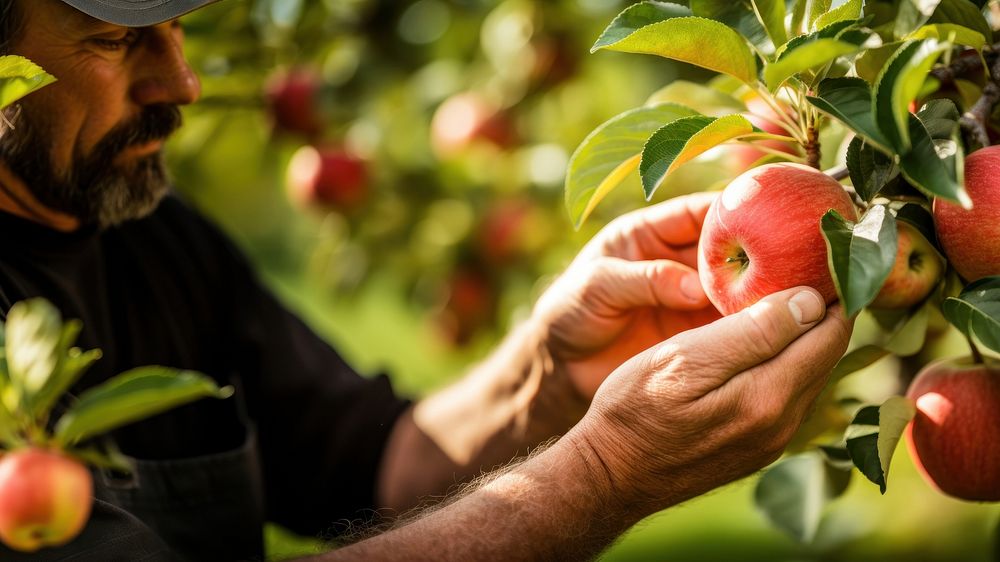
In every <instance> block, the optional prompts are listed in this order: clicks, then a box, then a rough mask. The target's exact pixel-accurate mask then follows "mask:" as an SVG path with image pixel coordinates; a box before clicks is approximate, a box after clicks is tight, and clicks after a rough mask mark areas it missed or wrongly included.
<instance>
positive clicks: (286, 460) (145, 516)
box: [0, 197, 407, 560]
mask: <svg viewBox="0 0 1000 562" xmlns="http://www.w3.org/2000/svg"><path fill="white" fill-rule="evenodd" d="M0 240H2V241H3V242H2V243H0V310H2V312H3V314H4V316H5V315H6V311H7V310H9V308H10V306H11V305H12V304H13V303H14V302H17V301H19V300H23V299H26V298H30V297H35V296H44V297H46V298H47V299H49V300H50V301H52V302H53V303H54V304H55V305H56V306H57V307H58V308H59V309H60V310H61V311H62V314H63V317H64V318H79V319H80V320H82V321H83V331H82V333H81V334H80V338H79V341H78V344H77V345H78V346H79V347H81V348H83V349H91V348H94V347H99V348H101V349H102V350H103V357H102V358H101V359H100V360H99V361H98V362H97V363H96V364H95V365H94V366H93V367H92V368H91V369H90V370H89V371H88V372H87V373H86V374H85V375H84V376H83V377H82V378H81V380H80V381H79V383H78V384H77V385H76V386H75V387H74V389H73V392H74V393H79V392H80V391H82V390H83V389H86V388H87V387H90V386H93V385H95V384H98V383H100V382H102V381H104V380H107V379H108V378H109V377H111V376H113V375H115V374H118V373H121V372H123V371H125V370H128V369H130V368H133V367H137V366H141V365H154V364H155V365H166V366H171V367H178V368H184V369H194V370H197V371H201V372H202V373H205V374H206V375H209V376H211V377H212V378H214V379H215V380H216V381H217V382H218V383H219V384H220V385H222V384H232V385H234V386H235V387H236V388H237V395H236V396H235V397H233V398H230V399H226V400H215V399H206V400H201V401H198V402H195V403H192V404H189V405H187V406H183V407H180V408H177V409H174V410H171V411H169V412H166V413H164V414H161V415H158V416H155V417H153V418H150V419H147V420H144V421H141V422H137V423H134V424H132V425H129V426H126V427H124V428H122V429H120V430H118V431H116V432H114V434H113V438H114V440H115V442H116V443H117V445H118V446H119V447H120V449H121V450H122V451H123V452H124V453H125V454H127V455H130V456H132V457H135V458H136V459H137V460H139V461H140V464H141V465H143V466H147V467H149V468H150V471H151V473H153V474H162V475H163V476H164V479H159V477H155V478H156V479H157V482H154V481H153V480H154V477H153V476H148V477H145V481H142V480H143V478H142V477H141V476H142V473H141V471H140V479H139V480H140V481H139V482H132V481H130V482H126V483H125V485H123V486H119V485H117V484H116V483H115V482H116V481H114V480H108V481H105V479H103V478H100V477H99V478H96V479H95V486H96V487H97V492H96V496H97V497H98V498H99V499H100V500H102V501H99V502H97V504H96V505H95V514H97V515H98V516H100V517H95V518H94V519H93V520H92V522H95V521H98V520H100V519H101V517H104V516H105V515H107V513H108V512H109V511H114V512H115V513H116V514H118V515H120V513H118V511H119V508H121V509H123V510H124V512H125V513H126V516H128V517H131V516H133V515H134V516H135V517H137V518H138V519H140V520H142V521H143V523H144V524H146V525H148V526H149V527H150V528H151V529H152V530H153V531H154V532H156V533H157V534H159V536H160V538H161V539H163V540H164V541H165V543H166V544H167V545H169V546H170V548H171V549H176V552H179V553H180V554H181V555H182V556H184V557H187V558H191V559H199V558H202V559H216V560H221V559H227V558H240V559H247V558H256V557H259V556H260V552H259V551H260V548H261V547H260V543H261V539H260V528H259V523H260V521H259V520H260V519H261V518H263V519H266V520H270V521H275V522H278V523H281V524H283V525H285V526H287V527H289V528H291V529H293V530H295V531H297V532H299V533H303V534H307V535H315V534H318V533H325V534H328V533H329V532H330V531H331V529H332V528H333V524H334V523H335V522H336V521H337V520H344V519H347V520H355V519H358V518H364V517H366V516H370V511H366V510H369V509H370V508H372V507H373V506H374V505H375V502H374V489H375V477H376V472H377V467H378V463H379V461H380V457H381V453H382V449H383V447H384V445H385V442H386V439H387V438H388V435H389V432H390V430H391V429H392V426H393V424H394V422H395V420H396V419H397V417H398V416H399V414H400V413H401V412H402V411H403V410H404V409H405V407H406V405H407V402H406V401H405V400H402V399H400V398H398V397H396V396H395V395H394V394H393V392H392V389H391V387H390V385H389V382H388V380H387V379H386V377H385V376H384V375H381V376H378V377H374V378H365V377H361V376H359V375H358V374H357V373H355V371H354V370H352V369H351V368H350V367H349V366H348V365H347V364H346V363H345V362H344V360H343V359H342V358H341V357H340V356H339V355H338V354H337V353H336V352H335V351H334V350H333V349H332V348H331V347H330V346H329V345H328V344H326V343H325V342H324V341H323V340H321V339H320V338H319V337H318V336H317V335H316V334H314V333H313V332H312V331H311V330H310V329H309V328H308V327H307V326H305V324H303V323H302V322H301V321H300V320H299V319H298V318H297V317H295V316H294V315H293V314H291V313H290V312H288V311H287V310H286V309H285V308H284V307H283V306H282V305H281V304H280V303H279V302H278V301H277V300H276V299H275V298H274V297H273V296H272V295H271V294H270V293H269V291H267V290H266V289H265V288H264V287H262V285H261V284H260V282H259V281H258V280H257V278H256V277H255V275H254V274H253V272H252V270H251V268H250V266H249V264H248V262H247V260H246V259H245V258H244V257H243V256H242V255H241V253H240V252H239V251H238V250H237V248H236V247H235V246H234V245H233V243H232V242H231V241H230V240H228V238H227V237H226V236H225V235H224V234H222V233H221V232H220V231H219V230H218V229H217V228H216V227H214V226H213V225H212V224H210V223H209V222H208V221H206V220H205V219H204V218H203V217H201V216H200V215H198V214H197V213H196V212H194V211H193V210H192V209H190V208H189V207H187V206H186V205H185V204H184V203H182V202H181V201H180V200H179V199H177V198H176V197H168V198H166V199H165V200H164V201H163V203H162V204H161V205H160V207H159V208H158V209H157V210H156V211H155V212H154V213H153V214H152V215H150V216H149V217H147V218H145V219H142V220H138V221H133V222H130V223H126V224H124V225H122V226H120V227H117V228H111V229H108V230H105V231H96V230H93V229H82V230H79V231H76V232H73V233H68V234H67V233H60V232H57V231H54V230H51V229H48V228H45V227H43V226H40V225H38V224H35V223H33V222H30V221H27V220H23V219H20V218H17V217H15V216H12V215H9V214H5V213H0ZM234 452H241V455H242V460H240V461H237V462H236V463H235V465H239V466H243V467H244V468H245V470H244V469H234V468H232V467H224V466H223V465H224V464H225V462H228V461H225V459H226V458H228V457H227V455H234V454H235V453H234ZM235 465H234V466H235ZM185 470H187V471H188V474H186V475H185V474H182V473H183V472H184V471H185ZM227 471H234V474H227ZM235 472H240V473H241V474H240V475H236V474H235ZM213 474H214V475H213ZM98 476H100V475H98ZM216 477H217V478H216ZM213 478H216V480H217V481H213V480H212V479H213ZM202 480H205V481H204V482H202ZM109 482H110V485H109V486H105V484H108V483H109ZM220 483H222V484H225V485H226V486H228V487H229V488H231V489H229V490H225V491H220V490H219V488H220V487H221V484H220ZM199 486H201V487H199ZM120 488H121V489H125V490H126V491H125V492H122V491H121V490H120ZM109 490H110V491H109ZM150 490H153V492H156V493H157V494H159V496H162V498H161V497H159V496H157V495H156V494H154V495H153V496H151V495H149V494H150ZM129 498H131V499H129ZM247 498H253V499H252V501H250V500H247ZM231 500H232V504H233V505H232V510H235V511H237V512H246V511H255V510H256V511H259V512H260V513H254V514H246V515H247V517H246V520H244V521H243V523H242V525H243V526H244V531H241V532H237V533H233V534H231V535H227V531H231V530H232V529H228V530H227V529H225V528H221V527H224V526H225V523H224V522H225V521H226V520H229V519H231V518H232V517H233V515H232V513H229V511H232V510H228V511H227V507H226V505H227V504H228V503H230V501H231ZM241 500H243V501H244V502H245V503H246V502H247V501H249V503H246V505H243V506H241V505H239V503H240V501H241ZM129 502H132V503H131V504H130V503H129ZM123 503H124V504H126V505H122V504H123ZM108 504H111V505H108ZM164 504H170V505H168V506H165V505H164ZM175 504H176V505H175ZM114 506H117V507H114ZM248 506H249V507H248ZM214 509H219V510H221V511H220V513H218V514H217V515H215V516H210V515H207V513H208V512H210V511H212V510H214ZM200 517H204V518H206V520H204V521H201V520H199V518H200ZM213 517H214V518H213ZM112 519H114V518H112ZM119 519H120V518H119ZM116 521H117V519H116ZM94 524H96V523H94ZM233 525H238V524H237V523H235V522H234V523H233ZM254 527H256V531H255V533H256V536H255V537H253V538H248V536H247V533H250V532H253V531H252V530H246V529H248V528H249V529H252V528H254ZM90 531H92V530H91V529H88V532H90ZM127 532H130V531H122V533H127ZM91 534H92V533H91ZM227 537H228V538H227ZM106 538H107V537H105V538H104V539H101V538H99V539H98V541H100V540H106ZM144 540H146V539H144ZM248 541H249V542H250V543H251V544H249V545H246V544H242V545H225V544H222V545H220V544H219V543H220V542H222V543H225V542H237V543H246V542H248ZM202 542H204V544H202ZM74 544H75V543H74ZM71 547H73V544H71V545H70V546H69V547H66V548H69V549H70V550H65V549H63V548H61V549H58V550H49V551H43V553H45V552H47V553H48V554H49V555H53V556H54V555H56V554H57V553H59V552H63V551H64V550H65V552H70V551H72V548H71ZM147 547H148V545H146V546H144V547H143V548H147ZM121 548H122V550H121V552H122V553H123V559H128V555H127V550H126V546H124V545H123V546H122V547H121ZM116 552H117V551H116ZM143 552H145V550H144V551H143ZM5 556H6V554H5V552H4V551H3V550H2V548H0V558H3V559H5V560H6V557H5ZM97 556H98V555H97V554H95V558H96V557H97ZM75 559H79V558H75ZM84 559H86V557H84Z"/></svg>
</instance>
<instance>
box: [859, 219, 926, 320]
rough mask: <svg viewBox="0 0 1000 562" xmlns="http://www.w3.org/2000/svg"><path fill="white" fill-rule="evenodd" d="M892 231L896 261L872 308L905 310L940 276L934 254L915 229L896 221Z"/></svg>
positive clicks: (923, 295) (918, 300) (923, 297)
mask: <svg viewBox="0 0 1000 562" xmlns="http://www.w3.org/2000/svg"><path fill="white" fill-rule="evenodd" d="M896 231H897V240H898V241H899V246H898V249H897V250H896V262H895V263H894V264H893V266H892V271H891V272H890V273H889V277H887V278H886V280H885V283H883V284H882V289H880V290H879V293H878V295H876V296H875V300H874V301H872V303H871V305H870V306H871V307H872V308H909V307H911V306H913V305H915V304H917V303H918V302H920V301H922V300H924V299H925V298H926V297H927V295H928V294H930V292H931V290H932V289H934V287H935V286H936V285H937V283H938V281H940V280H941V275H942V274H943V273H944V264H943V263H942V262H941V258H940V257H939V256H938V253H937V251H936V250H935V249H934V247H933V246H932V245H931V243H930V242H928V241H927V239H926V238H924V235H923V234H920V231H919V230H917V229H916V228H915V227H913V226H912V225H910V224H908V223H905V222H902V221H900V222H898V223H897V227H896Z"/></svg>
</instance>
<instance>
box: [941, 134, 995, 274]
mask: <svg viewBox="0 0 1000 562" xmlns="http://www.w3.org/2000/svg"><path fill="white" fill-rule="evenodd" d="M965 190H966V191H967V192H968V194H969V198H970V199H972V208H971V209H963V208H962V207H961V205H958V204H955V203H952V202H950V201H945V200H943V199H935V200H934V207H933V208H934V227H935V229H936V230H937V235H938V239H939V240H940V241H941V247H942V248H943V249H944V254H945V256H947V257H948V261H949V262H951V264H952V266H954V268H955V270H956V271H958V274H959V275H961V276H962V277H963V278H964V279H965V280H966V281H969V282H972V281H975V280H977V279H981V278H983V277H986V276H988V275H1000V146H988V147H986V148H981V149H979V150H977V151H975V152H973V153H972V154H970V155H969V156H968V157H966V159H965Z"/></svg>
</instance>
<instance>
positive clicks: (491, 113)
mask: <svg viewBox="0 0 1000 562" xmlns="http://www.w3.org/2000/svg"><path fill="white" fill-rule="evenodd" d="M515 139H516V134H515V132H514V125H513V123H512V122H511V120H510V117H509V115H508V114H507V113H506V112H504V111H502V110H501V109H500V108H499V107H497V106H496V105H495V104H493V103H490V102H489V101H488V100H487V99H486V98H485V97H483V96H481V95H479V94H476V93H474V92H463V93H459V94H455V95H454V96H452V97H450V98H448V99H447V100H445V101H444V103H442V104H441V105H440V106H439V107H438V109H437V111H435V112H434V117H433V118H432V120H431V145H432V146H433V148H434V152H435V153H436V154H438V156H442V157H448V156H452V155H455V154H457V153H459V152H461V151H462V150H464V149H465V148H467V147H468V146H469V145H471V144H472V143H474V142H476V141H484V142H487V143H489V144H492V145H494V146H497V147H500V148H508V147H510V146H512V145H513V144H515V142H516V141H515Z"/></svg>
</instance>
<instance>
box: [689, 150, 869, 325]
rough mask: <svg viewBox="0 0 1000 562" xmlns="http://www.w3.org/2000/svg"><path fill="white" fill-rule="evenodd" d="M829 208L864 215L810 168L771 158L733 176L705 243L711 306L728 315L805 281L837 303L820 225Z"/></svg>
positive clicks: (701, 262) (852, 216)
mask: <svg viewBox="0 0 1000 562" xmlns="http://www.w3.org/2000/svg"><path fill="white" fill-rule="evenodd" d="M830 209H836V210H837V211H838V212H839V213H840V214H841V215H843V216H844V217H845V218H847V219H848V220H857V212H856V210H855V208H854V203H853V202H852V201H851V198H850V197H849V196H848V195H847V192H845V191H844V188H843V186H841V185H840V183H838V182H837V180H835V179H833V178H831V177H830V176H828V175H826V174H824V173H823V172H820V171H818V170H815V169H813V168H810V167H808V166H803V165H801V164H791V163H779V164H765V165H764V166H760V167H757V168H752V169H750V170H748V171H746V172H744V173H743V174H742V175H740V176H738V177H737V178H736V179H734V180H733V181H732V182H731V183H730V184H729V185H728V186H727V187H726V189H725V190H723V192H722V195H721V196H720V197H719V198H717V199H716V200H715V202H713V203H712V206H711V207H710V208H709V210H708V214H707V215H706V216H705V224H704V226H703V227H702V231H701V238H700V239H699V241H698V274H699V276H700V277H701V284H702V286H703V287H704V289H705V293H706V294H708V298H709V300H711V301H712V304H714V305H715V307H716V308H718V309H719V311H720V312H722V313H723V314H727V315H728V314H732V313H734V312H738V311H740V310H742V309H744V308H746V307H747V306H750V305H751V304H753V303H755V302H757V301H758V300H760V299H761V298H763V297H765V296H767V295H769V294H771V293H774V292H777V291H781V290H784V289H788V288H791V287H796V286H799V285H807V286H810V287H813V288H815V289H816V290H818V291H819V292H820V294H822V295H823V297H824V298H825V299H826V302H827V303H831V302H833V301H835V300H836V299H837V291H836V288H835V287H834V284H833V278H832V277H831V276H830V269H829V266H828V265H827V257H826V252H827V251H826V242H825V241H824V240H823V234H822V231H821V230H820V219H822V217H823V215H824V214H825V213H826V212H827V211H829V210H830Z"/></svg>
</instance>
